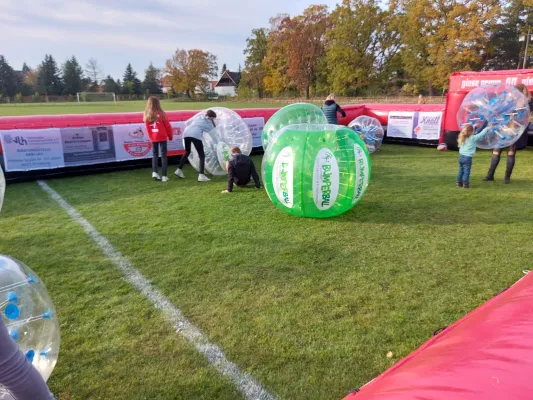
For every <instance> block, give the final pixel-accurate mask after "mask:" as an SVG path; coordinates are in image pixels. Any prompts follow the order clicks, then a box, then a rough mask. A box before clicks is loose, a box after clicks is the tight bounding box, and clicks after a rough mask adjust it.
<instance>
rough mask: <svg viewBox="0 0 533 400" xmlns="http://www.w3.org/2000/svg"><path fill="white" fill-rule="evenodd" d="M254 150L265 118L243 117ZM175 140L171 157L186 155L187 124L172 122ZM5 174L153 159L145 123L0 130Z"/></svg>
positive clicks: (169, 144)
mask: <svg viewBox="0 0 533 400" xmlns="http://www.w3.org/2000/svg"><path fill="white" fill-rule="evenodd" d="M244 121H245V122H246V124H247V125H248V127H249V128H250V131H251V133H252V140H253V147H260V146H261V133H262V132H263V127H264V126H265V119H264V118H263V117H257V118H244ZM170 124H171V126H172V129H173V130H174V138H173V140H172V141H169V142H168V153H167V154H168V155H169V156H177V155H181V154H183V150H184V148H183V132H184V130H185V121H174V122H171V123H170ZM0 140H1V143H2V148H3V153H4V154H3V157H4V162H5V168H6V171H31V170H39V169H52V168H62V167H71V166H82V165H92V164H100V163H108V162H115V161H129V160H137V159H139V160H140V159H145V158H151V157H152V143H151V142H150V140H149V138H148V135H147V133H146V129H145V126H144V124H122V125H109V126H96V127H86V126H85V127H79V128H61V129H60V128H52V129H35V130H24V129H21V130H6V131H0Z"/></svg>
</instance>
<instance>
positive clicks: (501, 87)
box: [457, 83, 530, 149]
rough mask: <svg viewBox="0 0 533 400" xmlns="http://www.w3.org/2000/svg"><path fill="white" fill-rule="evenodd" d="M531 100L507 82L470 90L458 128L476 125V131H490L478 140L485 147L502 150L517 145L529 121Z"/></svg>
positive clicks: (462, 108)
mask: <svg viewBox="0 0 533 400" xmlns="http://www.w3.org/2000/svg"><path fill="white" fill-rule="evenodd" d="M529 112H530V110H529V105H528V99H527V98H526V97H525V96H524V95H523V94H522V93H521V92H520V91H519V90H518V89H516V88H514V87H512V86H510V85H507V84H505V83H495V84H490V85H485V86H480V87H478V88H476V89H474V90H472V91H471V92H470V93H468V94H467V95H466V97H465V99H464V100H463V103H462V104H461V107H460V108H459V111H458V113H457V124H458V125H459V128H462V126H463V125H464V124H466V123H470V124H472V125H474V128H475V130H476V133H478V132H480V131H481V130H482V129H484V128H485V127H486V126H489V127H490V128H489V129H490V131H489V132H488V133H487V135H486V136H485V138H484V139H483V140H480V141H478V142H477V147H479V148H482V149H501V148H504V147H508V146H511V145H512V144H514V143H515V142H516V141H517V140H518V139H519V138H520V136H522V134H523V133H524V131H525V129H526V127H527V126H528V124H529V118H530V117H529Z"/></svg>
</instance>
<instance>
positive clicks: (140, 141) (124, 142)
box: [113, 124, 152, 161]
mask: <svg viewBox="0 0 533 400" xmlns="http://www.w3.org/2000/svg"><path fill="white" fill-rule="evenodd" d="M113 136H114V142H115V151H116V158H117V161H124V160H133V159H138V158H148V157H151V156H152V154H151V151H152V143H151V142H150V139H149V138H148V136H147V135H146V134H145V132H144V126H143V125H141V124H131V125H114V126H113Z"/></svg>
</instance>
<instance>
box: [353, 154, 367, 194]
mask: <svg viewBox="0 0 533 400" xmlns="http://www.w3.org/2000/svg"><path fill="white" fill-rule="evenodd" d="M354 154H355V192H354V196H353V201H352V204H355V203H357V201H358V200H359V199H360V198H361V197H362V196H363V194H364V193H365V189H366V187H367V186H368V179H369V171H368V169H369V166H368V158H367V157H366V154H365V151H364V150H363V148H362V147H361V146H359V145H358V144H354Z"/></svg>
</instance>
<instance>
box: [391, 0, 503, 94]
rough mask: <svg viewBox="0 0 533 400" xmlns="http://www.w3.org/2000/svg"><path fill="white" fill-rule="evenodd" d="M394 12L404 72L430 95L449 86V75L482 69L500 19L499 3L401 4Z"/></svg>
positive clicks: (432, 0)
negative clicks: (398, 22)
mask: <svg viewBox="0 0 533 400" xmlns="http://www.w3.org/2000/svg"><path fill="white" fill-rule="evenodd" d="M397 8H398V9H399V10H400V12H401V13H402V14H403V15H404V17H403V18H402V24H401V31H402V42H403V44H404V49H403V51H402V55H403V63H404V66H405V69H406V71H407V72H408V73H409V74H410V76H412V77H413V78H415V81H416V83H417V84H419V85H426V86H427V88H428V92H429V94H430V95H432V94H433V88H434V87H439V88H446V87H447V86H448V81H449V77H450V74H451V73H452V72H454V71H459V70H465V69H466V70H467V69H478V68H481V66H482V63H483V60H484V59H485V58H486V53H487V47H488V45H489V41H490V35H491V32H493V31H494V28H495V26H496V23H497V22H498V19H499V18H500V17H501V7H500V1H499V0H478V1H475V2H472V1H467V0H462V1H442V0H400V1H398V3H397Z"/></svg>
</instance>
